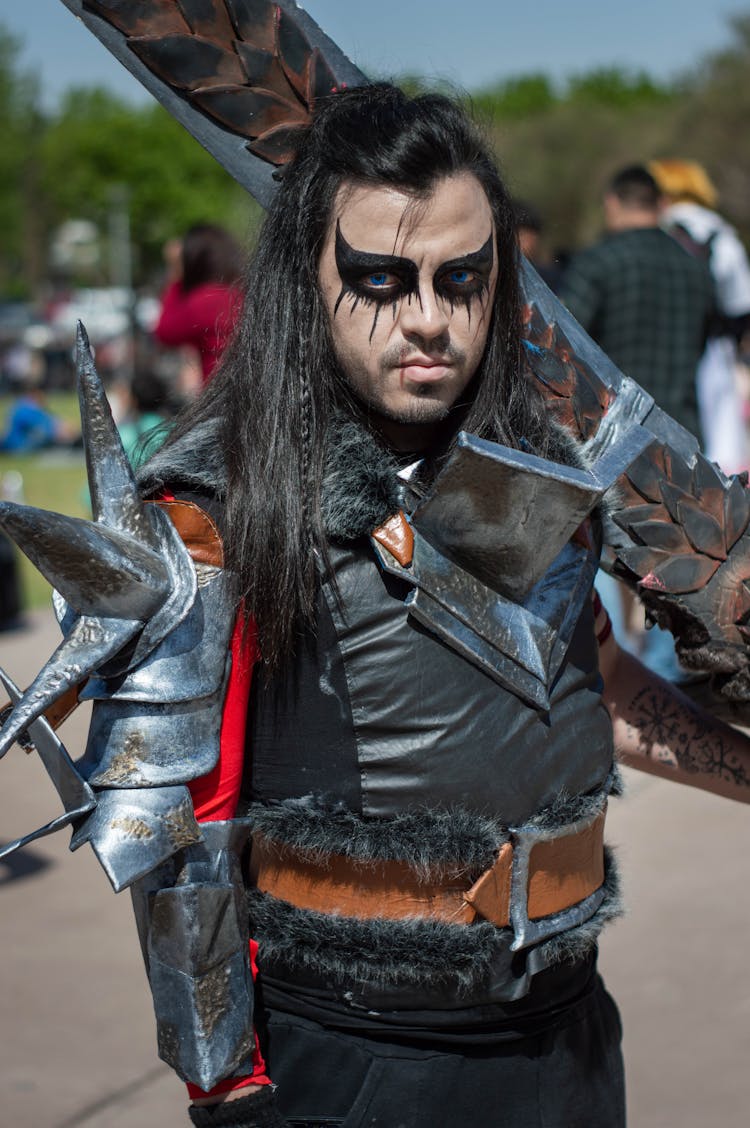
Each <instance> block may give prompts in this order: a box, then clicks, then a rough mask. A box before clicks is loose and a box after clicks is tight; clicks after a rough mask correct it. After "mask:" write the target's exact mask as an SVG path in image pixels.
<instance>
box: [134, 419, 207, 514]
mask: <svg viewBox="0 0 750 1128" xmlns="http://www.w3.org/2000/svg"><path fill="white" fill-rule="evenodd" d="M226 481H227V471H226V464H225V460H224V452H223V450H222V448H221V443H220V441H219V425H218V422H217V421H216V420H214V419H209V420H206V421H205V422H203V423H199V424H198V425H197V426H196V427H194V428H193V430H192V431H191V432H190V434H189V435H183V436H182V438H181V439H179V440H178V441H177V442H176V443H173V444H172V445H171V446H168V447H166V448H165V449H164V450H159V451H157V452H156V454H155V455H154V456H153V457H152V458H150V459H149V460H148V462H147V463H146V464H145V465H144V466H143V467H141V469H140V471H139V473H138V486H139V488H140V490H141V492H142V493H143V494H144V496H146V497H148V496H150V495H153V494H156V493H159V492H160V491H161V490H163V489H165V488H166V489H170V490H178V491H179V490H188V491H193V490H196V491H198V492H199V493H207V494H211V495H213V496H214V497H217V498H220V499H221V498H223V497H224V496H225V494H226Z"/></svg>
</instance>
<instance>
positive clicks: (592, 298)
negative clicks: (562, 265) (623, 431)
mask: <svg viewBox="0 0 750 1128" xmlns="http://www.w3.org/2000/svg"><path fill="white" fill-rule="evenodd" d="M603 204H604V223H605V229H606V230H605V233H604V235H603V236H602V237H601V239H599V240H598V242H596V243H594V244H593V246H591V247H587V248H586V249H585V250H583V251H579V252H578V253H577V254H575V255H574V256H573V258H572V259H571V261H570V263H569V265H568V267H567V269H566V271H565V276H564V278H563V282H562V287H561V290H560V296H561V298H562V300H563V301H564V302H565V305H566V306H567V307H568V309H569V310H570V311H571V313H572V314H573V316H574V317H575V318H577V320H578V321H580V323H581V325H582V326H583V327H584V329H586V331H587V332H588V333H589V334H590V336H591V337H593V339H594V340H595V341H596V342H597V344H598V345H600V346H601V347H602V349H603V350H604V352H605V353H607V355H608V356H609V357H611V359H612V360H613V361H614V362H615V364H616V365H617V366H618V368H620V369H621V370H622V371H623V372H624V373H625V374H626V375H627V376H632V378H633V379H634V380H637V381H638V383H639V384H640V385H641V386H642V387H643V388H645V390H646V391H647V392H649V393H650V395H652V396H653V397H654V399H655V400H656V402H657V404H658V405H659V406H660V407H662V408H663V409H664V410H665V411H666V412H667V413H668V414H669V415H671V416H672V418H673V419H676V420H677V422H678V423H681V424H682V426H683V427H686V428H687V429H688V431H691V432H692V433H693V434H694V435H696V436H697V437H698V438H699V439H701V437H702V436H701V431H700V422H699V417H698V399H697V393H696V372H697V369H698V362H699V360H700V358H701V355H702V353H703V349H704V347H705V343H706V338H707V333H708V328H709V323H710V319H711V317H712V315H713V310H714V294H713V284H712V281H711V274H710V271H709V269H708V266H707V264H706V263H705V262H702V261H701V260H700V259H698V258H696V257H695V256H693V255H690V254H688V253H687V251H685V250H684V249H683V248H682V247H680V246H679V244H678V243H677V242H676V241H675V240H674V239H672V238H671V237H670V236H669V235H667V234H666V232H665V231H663V230H662V228H661V227H660V218H661V216H660V204H661V192H660V190H659V187H658V185H657V183H656V181H655V179H654V177H653V176H652V175H651V173H650V172H649V171H648V169H646V168H645V167H643V166H642V165H629V166H628V167H627V168H623V169H621V170H620V171H619V172H617V173H616V174H615V175H614V176H613V177H612V179H611V180H610V182H609V184H608V186H607V189H606V191H605V193H604V201H603Z"/></svg>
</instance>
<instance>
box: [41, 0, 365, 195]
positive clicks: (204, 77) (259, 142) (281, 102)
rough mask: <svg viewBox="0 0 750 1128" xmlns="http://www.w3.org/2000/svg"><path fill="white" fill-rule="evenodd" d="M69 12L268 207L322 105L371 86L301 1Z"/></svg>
mask: <svg viewBox="0 0 750 1128" xmlns="http://www.w3.org/2000/svg"><path fill="white" fill-rule="evenodd" d="M63 3H64V4H65V5H66V7H67V8H69V9H70V10H71V12H73V13H74V14H75V15H76V16H77V17H78V18H79V19H81V20H82V21H83V23H84V24H85V25H86V27H88V28H89V30H90V31H92V32H93V34H94V35H96V37H97V38H98V39H99V40H100V41H101V42H102V43H103V44H104V45H105V47H107V48H108V49H109V50H110V51H111V52H112V54H113V55H114V56H115V58H116V59H117V60H118V61H119V62H121V63H122V64H123V66H125V67H126V68H127V69H128V70H129V71H130V72H131V74H133V75H134V76H135V77H136V78H137V79H138V80H139V81H140V82H141V83H143V85H144V86H145V87H146V89H147V90H149V91H150V93H151V94H153V95H154V97H155V98H157V99H158V101H160V102H161V103H162V105H164V106H165V107H166V109H167V110H168V111H169V112H170V113H171V114H172V116H173V117H174V118H176V119H177V121H179V122H180V123H181V124H182V125H183V126H185V128H186V129H187V130H188V131H189V132H190V133H191V134H192V135H193V137H195V139H196V140H197V141H199V142H200V144H201V145H203V146H204V148H206V149H208V151H209V152H210V153H211V155H212V156H214V157H215V158H216V160H218V161H219V163H220V164H221V165H223V166H224V168H225V169H226V170H227V171H228V172H229V173H230V175H231V176H233V177H234V178H235V180H237V181H238V182H239V183H240V184H241V185H242V186H243V187H244V188H246V189H247V190H248V191H249V192H250V193H251V194H252V195H253V196H254V197H255V199H256V200H258V202H259V203H260V204H261V205H262V206H263V207H268V206H269V204H270V203H271V200H272V199H273V196H274V193H275V191H276V187H277V182H276V181H275V180H274V177H273V173H274V166H276V165H279V164H283V163H284V162H285V161H287V160H288V159H289V158H290V156H291V155H292V153H293V146H294V143H295V139H296V138H295V132H296V130H298V128H299V126H300V125H301V124H302V125H304V124H305V123H306V121H307V120H308V118H309V114H310V111H311V109H312V106H313V105H314V103H315V101H316V100H317V99H318V98H320V97H324V96H325V95H327V94H330V93H331V92H332V91H333V90H334V89H336V88H341V87H344V86H361V85H363V84H365V83H366V82H367V79H366V78H365V76H364V75H363V74H362V72H361V71H360V70H359V69H358V68H357V67H355V66H354V64H353V63H352V62H351V61H350V60H349V59H348V58H347V57H346V56H345V55H344V54H343V52H342V51H341V50H340V49H339V48H338V47H337V46H336V44H335V43H333V42H332V40H330V39H329V38H328V36H327V35H325V33H324V32H323V31H321V29H320V28H319V27H318V25H317V24H316V23H315V21H314V20H313V19H312V18H311V17H310V16H309V15H308V14H307V12H305V11H304V10H303V9H302V8H300V7H299V6H298V5H297V4H296V3H295V2H294V0H252V2H247V0H243V3H241V4H240V3H235V2H234V0H226V3H225V0H214V2H212V3H211V4H210V5H208V4H205V3H197V2H193V0H191V2H190V3H187V2H185V3H180V5H179V6H177V5H176V4H175V3H174V0H150V3H149V4H147V5H145V4H144V3H139V4H131V5H128V4H122V3H117V2H115V0H63ZM217 81H219V85H217ZM269 108H270V112H269Z"/></svg>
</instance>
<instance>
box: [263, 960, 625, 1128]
mask: <svg viewBox="0 0 750 1128" xmlns="http://www.w3.org/2000/svg"><path fill="white" fill-rule="evenodd" d="M267 1023H268V1024H267V1029H266V1035H267V1045H266V1050H267V1054H268V1060H269V1072H270V1075H271V1077H272V1078H273V1079H274V1081H275V1082H276V1083H277V1085H278V1090H277V1098H278V1101H279V1104H280V1107H281V1110H282V1112H283V1113H284V1115H285V1116H286V1117H287V1119H288V1120H289V1121H290V1123H291V1124H292V1125H296V1126H299V1128H318V1126H320V1128H323V1126H324V1125H340V1126H341V1128H365V1126H368V1128H376V1126H377V1128H444V1126H445V1128H624V1125H625V1096H624V1080H623V1067H622V1058H621V1055H620V1036H621V1028H620V1019H619V1015H618V1012H617V1008H616V1006H615V1004H614V1002H613V1001H612V999H611V998H610V996H609V995H608V994H607V992H606V991H605V989H604V986H603V984H602V982H601V980H597V982H596V986H595V988H594V990H593V992H592V993H591V994H589V995H588V996H587V997H586V998H585V999H582V1000H581V1001H580V1003H578V1004H576V1005H575V1006H574V1007H572V1008H571V1009H570V1011H569V1012H568V1013H566V1014H565V1016H564V1018H562V1019H561V1020H560V1021H559V1023H558V1024H557V1025H555V1026H554V1028H552V1029H548V1030H545V1031H544V1032H542V1033H540V1034H536V1035H534V1036H531V1037H527V1038H522V1039H519V1040H516V1041H512V1042H507V1041H506V1042H501V1043H495V1044H492V1045H486V1044H485V1045H464V1046H462V1045H461V1044H460V1042H459V1043H457V1045H456V1047H455V1048H454V1046H450V1047H446V1046H445V1045H435V1044H433V1043H425V1042H424V1041H421V1042H420V1041H419V1040H416V1039H413V1038H410V1039H404V1038H403V1037H400V1036H399V1038H398V1040H397V1041H393V1040H388V1041H386V1040H384V1038H383V1037H382V1036H379V1037H377V1038H373V1037H369V1036H368V1037H361V1036H359V1035H357V1034H356V1033H353V1032H351V1031H348V1030H347V1031H343V1030H332V1029H330V1028H326V1027H324V1026H322V1025H321V1024H319V1023H317V1022H313V1021H311V1020H310V1019H309V1018H301V1017H298V1016H295V1015H290V1014H286V1013H283V1012H281V1011H279V1010H274V1009H273V1008H269V1009H268V1010H267Z"/></svg>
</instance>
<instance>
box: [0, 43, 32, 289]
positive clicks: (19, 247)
mask: <svg viewBox="0 0 750 1128" xmlns="http://www.w3.org/2000/svg"><path fill="white" fill-rule="evenodd" d="M20 47H21V44H20V41H19V40H18V39H16V38H15V37H14V36H12V35H10V34H9V33H8V32H7V31H6V30H5V28H3V27H2V25H0V135H1V136H2V144H1V145H0V296H1V297H5V298H8V297H24V296H26V295H27V294H28V293H29V291H30V290H31V288H32V287H33V284H34V283H35V282H36V281H37V278H38V274H39V271H40V269H41V263H40V252H39V232H38V228H37V226H36V223H35V219H36V215H37V214H38V212H37V211H36V210H35V209H34V208H33V207H32V206H29V205H31V204H32V203H33V201H34V200H36V197H37V191H36V180H35V169H36V165H35V149H36V144H37V139H38V137H39V133H40V130H41V125H42V122H41V114H40V111H39V105H38V88H37V85H36V82H35V81H34V79H33V78H32V77H31V76H30V75H29V74H27V73H26V72H24V71H23V70H22V69H21V67H20V66H19V63H18V55H19V52H20Z"/></svg>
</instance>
